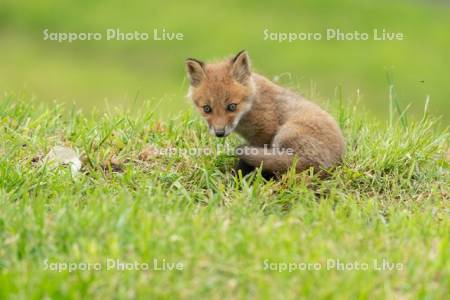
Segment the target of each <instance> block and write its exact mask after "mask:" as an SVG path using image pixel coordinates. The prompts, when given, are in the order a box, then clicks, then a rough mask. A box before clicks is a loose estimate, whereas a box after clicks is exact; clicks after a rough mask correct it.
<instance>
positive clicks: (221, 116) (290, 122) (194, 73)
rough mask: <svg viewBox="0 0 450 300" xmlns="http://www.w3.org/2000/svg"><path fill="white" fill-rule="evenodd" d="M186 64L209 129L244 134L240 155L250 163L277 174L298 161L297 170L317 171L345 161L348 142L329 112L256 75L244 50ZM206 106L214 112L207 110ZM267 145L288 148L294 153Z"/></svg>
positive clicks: (194, 99) (193, 91)
mask: <svg viewBox="0 0 450 300" xmlns="http://www.w3.org/2000/svg"><path fill="white" fill-rule="evenodd" d="M186 65H187V72H188V77H189V79H190V82H191V87H190V93H189V94H190V97H191V98H192V100H193V102H194V104H195V106H196V107H197V108H198V110H199V111H200V113H201V114H202V115H203V117H204V118H205V120H206V121H207V123H208V126H209V128H210V131H211V133H215V134H216V135H218V136H219V134H218V132H219V133H220V134H221V133H222V130H223V131H224V135H223V136H226V135H228V134H229V133H231V132H232V131H236V132H237V133H238V134H240V135H241V136H242V137H244V138H245V139H246V140H247V142H248V144H249V145H247V146H243V147H240V148H238V150H240V151H237V155H238V156H239V158H240V159H241V160H243V161H244V162H245V163H246V164H248V165H250V166H253V167H259V166H261V165H262V167H263V169H264V170H266V171H270V172H275V173H279V172H285V171H286V170H287V169H289V168H290V166H291V165H292V163H293V162H295V161H296V162H297V164H296V170H297V171H298V172H301V171H303V170H306V169H308V168H311V167H312V168H314V170H316V171H319V170H320V169H322V168H330V167H333V166H335V165H337V164H338V163H340V162H341V160H342V156H343V154H344V151H345V142H344V138H343V136H342V133H341V130H340V128H339V126H338V125H337V123H336V121H335V120H334V119H333V118H332V117H331V115H330V114H328V113H327V112H325V111H324V110H322V109H321V108H320V107H319V106H318V105H316V104H314V103H312V102H310V101H308V100H306V99H304V98H303V97H301V96H299V95H297V94H295V93H294V92H292V91H290V90H288V89H286V88H283V87H281V86H278V85H277V84H275V83H273V82H271V81H270V80H268V79H267V78H265V77H263V76H261V75H259V74H256V73H252V72H251V69H250V60H249V57H248V55H247V53H246V52H244V51H242V52H240V53H238V54H237V55H236V56H235V57H234V58H232V59H229V60H225V61H222V62H219V63H213V64H204V63H202V62H200V61H198V60H195V59H187V60H186ZM231 103H233V104H236V110H235V111H229V109H228V108H229V104H231ZM204 106H209V107H210V108H211V111H208V112H204ZM220 136H222V135H220ZM264 147H266V149H264ZM269 149H271V150H277V149H278V150H286V149H290V150H292V151H293V154H292V153H286V152H285V151H284V152H283V151H279V152H276V153H275V152H270V151H268V150H269ZM269 152H270V153H269Z"/></svg>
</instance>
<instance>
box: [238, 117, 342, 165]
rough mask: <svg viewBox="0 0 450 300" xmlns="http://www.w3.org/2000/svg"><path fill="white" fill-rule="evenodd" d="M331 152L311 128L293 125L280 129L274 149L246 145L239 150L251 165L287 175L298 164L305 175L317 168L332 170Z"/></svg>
mask: <svg viewBox="0 0 450 300" xmlns="http://www.w3.org/2000/svg"><path fill="white" fill-rule="evenodd" d="M329 152H330V150H329V148H328V147H327V145H325V143H323V142H322V141H321V140H319V139H317V138H316V137H315V136H314V134H313V133H311V132H309V127H308V126H304V127H302V124H297V123H292V124H289V123H287V124H285V125H283V126H282V127H280V129H279V131H278V133H277V134H276V135H275V137H274V138H273V141H272V145H271V147H270V148H264V147H251V146H243V147H241V148H240V149H239V148H238V150H237V152H236V153H237V155H238V156H239V158H240V159H242V160H243V161H244V162H246V163H247V164H249V165H251V166H254V167H259V166H261V165H262V167H263V170H265V171H270V172H274V173H278V172H286V171H287V170H288V169H289V168H290V167H291V165H292V164H293V163H294V162H295V161H296V166H295V168H296V171H297V172H301V171H304V170H307V169H309V168H310V167H312V168H314V170H315V171H319V170H320V169H321V168H327V167H330V166H331V165H332V164H333V162H332V161H331V160H330V159H329V156H330V154H329Z"/></svg>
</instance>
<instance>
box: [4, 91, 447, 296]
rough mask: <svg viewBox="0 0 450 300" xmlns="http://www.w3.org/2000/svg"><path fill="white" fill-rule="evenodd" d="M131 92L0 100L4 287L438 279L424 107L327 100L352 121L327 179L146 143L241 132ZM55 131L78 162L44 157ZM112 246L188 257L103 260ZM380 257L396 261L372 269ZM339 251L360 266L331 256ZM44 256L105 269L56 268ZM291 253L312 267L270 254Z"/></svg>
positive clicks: (176, 287)
mask: <svg viewBox="0 0 450 300" xmlns="http://www.w3.org/2000/svg"><path fill="white" fill-rule="evenodd" d="M141 104H142V105H141V106H140V109H139V112H134V113H131V112H123V111H110V112H107V113H105V114H100V113H93V114H92V115H90V116H86V115H84V114H81V113H79V112H78V111H76V110H75V109H65V108H63V107H61V106H58V105H55V106H53V107H49V106H45V105H39V104H37V103H36V102H35V101H30V99H29V98H28V97H26V96H24V97H21V96H17V95H7V96H5V98H4V99H3V100H2V101H1V102H0V154H1V156H0V207H1V209H0V298H1V299H8V298H12V299H43V298H47V299H61V298H66V299H88V298H89V299H90V298H92V299H99V298H105V299H111V298H115V299H132V298H142V299H148V298H166V299H174V298H191V299H199V298H200V299H202V298H212V299H222V298H225V297H226V298H248V297H252V298H256V299H261V298H262V299H264V298H266V299H269V298H275V299H277V298H278V299H298V298H312V299H331V298H333V299H335V298H336V299H355V298H359V299H384V298H390V299H444V298H445V297H446V296H447V295H448V293H449V284H450V282H449V278H450V274H449V270H450V268H449V267H450V263H449V251H448V249H449V230H450V226H449V225H450V222H449V218H448V209H449V207H448V205H449V195H448V183H449V179H450V178H449V172H448V170H449V169H448V168H449V163H448V132H447V131H439V130H438V129H437V128H439V127H438V126H436V120H435V119H433V118H432V117H429V116H426V115H425V116H424V117H423V119H421V120H419V121H411V120H408V121H409V122H408V124H407V125H406V126H404V125H402V124H403V123H402V121H401V120H398V118H397V119H395V118H392V122H391V123H388V124H380V123H376V122H375V121H367V118H366V116H364V114H362V113H361V112H359V111H358V108H356V107H355V106H354V105H352V104H350V103H346V102H345V101H342V102H341V105H340V108H334V107H331V111H334V114H335V116H336V117H337V119H338V120H339V121H340V123H341V126H342V128H343V130H344V132H345V136H346V137H347V142H348V147H347V148H348V152H347V155H346V158H345V162H344V164H343V165H342V166H340V167H338V168H337V169H335V170H333V171H332V173H331V177H330V178H328V179H326V180H319V179H318V178H316V177H315V176H314V175H311V174H308V173H304V174H299V175H295V174H293V173H289V174H287V175H285V176H284V177H283V178H282V179H281V180H280V181H277V182H275V181H270V182H265V181H264V180H263V179H262V178H261V177H260V175H258V174H254V175H252V176H250V177H249V178H244V179H243V178H236V177H233V176H231V175H230V173H229V169H230V167H231V166H232V165H233V162H234V158H233V157H230V156H229V155H226V154H224V153H218V154H212V155H200V156H196V155H192V154H189V153H179V154H176V155H171V156H163V155H155V156H150V157H147V158H143V157H142V156H140V155H139V154H140V153H141V151H142V149H144V148H145V147H146V145H148V144H151V145H154V146H157V147H160V148H167V147H176V148H182V149H189V148H193V147H195V148H211V147H214V145H217V144H218V143H222V145H223V146H225V145H228V146H231V147H233V146H235V145H237V144H239V143H240V141H239V140H238V138H237V137H231V138H227V139H225V140H218V139H215V138H213V137H211V136H209V135H208V133H207V130H205V128H204V124H202V122H201V121H200V120H199V119H198V118H197V117H193V115H191V113H186V114H183V115H180V116H179V117H177V118H175V119H173V120H172V121H169V122H166V123H161V122H160V121H158V119H157V117H156V116H155V114H154V113H153V112H152V109H151V104H150V103H149V102H144V103H141ZM55 145H65V146H68V147H71V148H73V149H76V151H78V153H79V154H80V157H81V158H82V161H83V167H82V170H81V172H79V173H77V174H72V172H71V170H70V168H68V167H67V166H59V167H51V166H50V165H48V164H46V163H44V160H43V159H42V158H43V157H44V156H45V154H46V153H48V152H49V151H50V149H51V148H52V147H54V146H55ZM139 157H141V159H140V158H139ZM107 258H110V259H119V260H120V261H122V262H135V261H138V262H140V263H143V262H149V263H150V265H151V266H153V260H154V259H157V260H158V263H159V264H162V263H163V261H164V260H165V262H167V263H173V262H180V263H182V264H183V267H184V269H183V270H181V271H178V270H177V271H156V270H149V271H119V270H109V271H107V270H105V269H104V268H105V262H106V259H107ZM383 259H384V260H386V261H388V262H389V263H394V264H399V266H401V270H391V271H388V270H384V271H379V270H376V269H375V268H374V266H373V263H374V260H377V261H378V263H381V262H382V260H383ZM46 260H47V261H46ZM337 260H338V261H339V262H340V263H345V264H347V265H353V266H356V265H358V264H359V265H364V264H367V266H368V270H336V269H335V268H332V266H329V268H327V263H328V262H332V261H334V262H336V261H337ZM46 262H47V263H52V264H53V266H54V264H55V263H64V262H73V263H81V262H84V263H92V264H95V263H102V264H103V265H102V267H103V269H102V270H100V271H96V270H91V271H80V270H77V271H73V272H69V271H61V272H57V271H52V270H46V269H45V266H46ZM267 263H270V269H269V270H267V269H265V266H267ZM276 263H280V264H279V265H275V264H276ZM288 263H312V264H316V265H315V266H316V267H317V265H319V266H320V270H309V271H301V270H294V271H292V272H288V271H281V272H280V271H279V269H278V270H273V268H274V266H275V267H279V268H282V266H284V265H283V264H288ZM292 266H293V265H291V267H292Z"/></svg>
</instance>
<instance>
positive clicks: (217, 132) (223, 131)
mask: <svg viewBox="0 0 450 300" xmlns="http://www.w3.org/2000/svg"><path fill="white" fill-rule="evenodd" d="M232 131H233V128H230V127H229V126H214V125H209V132H210V133H211V134H212V135H214V136H216V137H226V136H228V135H229V134H230V133H231V132H232Z"/></svg>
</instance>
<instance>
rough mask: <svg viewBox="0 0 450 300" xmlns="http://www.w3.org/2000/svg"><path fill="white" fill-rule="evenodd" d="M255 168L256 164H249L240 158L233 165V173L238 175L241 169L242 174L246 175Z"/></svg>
mask: <svg viewBox="0 0 450 300" xmlns="http://www.w3.org/2000/svg"><path fill="white" fill-rule="evenodd" d="M254 170H255V167H254V166H251V165H249V164H248V163H246V162H245V161H244V160H242V159H239V160H238V161H237V162H236V164H235V165H234V167H233V173H234V175H237V174H238V172H239V171H241V173H242V176H245V175H247V174H250V173H251V172H253V171H254Z"/></svg>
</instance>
